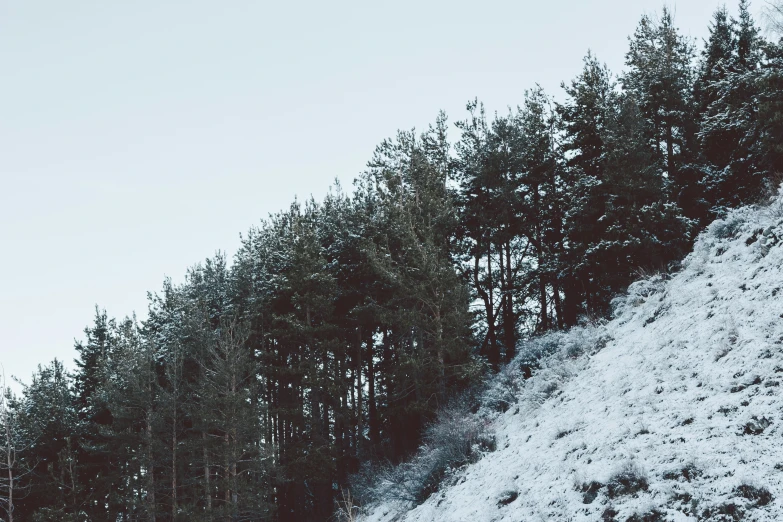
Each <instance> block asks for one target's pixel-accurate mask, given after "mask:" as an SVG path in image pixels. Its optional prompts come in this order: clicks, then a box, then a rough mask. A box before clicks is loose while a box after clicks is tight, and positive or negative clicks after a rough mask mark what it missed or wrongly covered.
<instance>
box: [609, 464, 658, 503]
mask: <svg viewBox="0 0 783 522" xmlns="http://www.w3.org/2000/svg"><path fill="white" fill-rule="evenodd" d="M648 488H649V483H648V482H647V474H646V473H644V471H642V469H641V468H640V467H639V466H638V465H637V464H635V463H633V462H629V463H628V464H626V465H625V466H624V467H623V468H622V469H620V470H619V471H617V472H616V473H615V474H614V475H612V476H611V478H610V479H609V483H608V484H607V485H606V493H607V495H609V498H617V497H621V496H624V495H635V494H636V493H638V492H639V491H647V489H648Z"/></svg>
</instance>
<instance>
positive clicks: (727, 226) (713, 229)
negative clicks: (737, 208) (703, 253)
mask: <svg viewBox="0 0 783 522" xmlns="http://www.w3.org/2000/svg"><path fill="white" fill-rule="evenodd" d="M744 224H745V220H744V219H743V218H742V217H740V216H739V215H738V214H737V213H732V214H730V215H729V216H727V217H725V218H724V219H720V220H717V221H715V222H714V223H713V224H712V225H710V227H709V230H710V233H711V234H712V236H713V237H714V238H716V239H734V238H735V237H737V234H738V233H739V231H740V230H741V229H742V225H744Z"/></svg>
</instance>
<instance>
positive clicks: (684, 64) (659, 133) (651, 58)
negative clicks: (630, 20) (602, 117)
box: [621, 8, 698, 215]
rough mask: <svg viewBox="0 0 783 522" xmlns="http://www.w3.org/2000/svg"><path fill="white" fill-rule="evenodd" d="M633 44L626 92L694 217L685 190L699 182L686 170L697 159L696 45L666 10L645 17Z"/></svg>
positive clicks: (679, 197) (628, 57)
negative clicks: (694, 72) (633, 101)
mask: <svg viewBox="0 0 783 522" xmlns="http://www.w3.org/2000/svg"><path fill="white" fill-rule="evenodd" d="M629 46H630V49H629V51H628V53H627V54H626V66H627V67H628V70H627V71H626V72H625V73H624V74H623V76H622V78H621V82H622V85H623V89H624V90H625V91H626V92H628V93H630V94H632V95H633V97H634V98H635V99H636V100H637V103H638V105H639V108H640V111H641V115H642V116H643V118H644V120H645V123H646V129H645V134H646V140H647V143H648V146H649V147H650V148H651V149H652V150H653V151H654V153H655V157H656V159H659V160H660V162H661V164H660V167H661V169H662V171H663V172H664V173H665V174H666V176H667V177H668V179H669V181H670V182H671V189H672V191H673V196H674V197H675V198H676V199H677V200H679V201H680V204H681V206H682V207H683V208H684V210H685V212H686V214H688V215H690V213H691V209H690V208H688V207H689V206H690V205H691V202H690V201H686V200H685V198H684V196H685V195H686V194H685V193H684V189H685V188H686V187H687V186H688V185H689V184H692V183H694V182H696V181H698V180H694V179H690V178H691V176H689V175H688V174H690V172H689V171H688V170H683V169H681V167H682V166H683V165H685V164H687V163H688V162H689V161H690V160H691V159H692V156H693V149H694V148H695V144H694V136H695V130H696V129H695V128H694V127H693V125H692V122H693V101H692V96H691V93H692V87H693V69H692V61H693V57H694V49H693V45H692V44H691V42H689V41H688V40H687V39H685V38H684V37H683V36H681V35H680V34H679V33H678V31H677V29H676V27H675V26H674V20H673V18H672V14H671V12H670V11H669V10H668V8H664V9H663V12H662V13H661V16H660V19H659V20H657V21H656V20H653V19H652V18H651V17H649V16H647V15H645V16H643V17H642V19H641V21H640V22H639V25H638V27H637V29H636V31H635V33H634V35H633V37H631V38H629Z"/></svg>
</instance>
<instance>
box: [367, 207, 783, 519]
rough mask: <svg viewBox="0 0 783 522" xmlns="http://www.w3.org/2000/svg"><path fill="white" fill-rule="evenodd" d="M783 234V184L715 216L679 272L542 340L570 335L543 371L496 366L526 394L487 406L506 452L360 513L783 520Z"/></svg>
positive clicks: (635, 288) (498, 383) (503, 379)
mask: <svg viewBox="0 0 783 522" xmlns="http://www.w3.org/2000/svg"><path fill="white" fill-rule="evenodd" d="M781 243H783V198H779V199H778V200H776V202H775V203H773V204H772V205H771V206H769V207H764V208H745V209H740V210H737V211H735V212H733V213H732V214H730V215H729V216H728V217H727V218H726V219H724V220H720V221H716V222H715V223H713V224H712V225H711V226H710V227H709V228H708V229H707V230H706V231H705V233H703V234H702V235H701V236H700V238H699V239H698V241H697V242H696V244H695V247H694V251H693V252H692V253H691V254H690V255H689V256H688V258H687V259H686V260H685V261H684V263H683V268H682V270H681V271H680V272H678V273H677V274H676V275H674V276H672V277H671V279H668V278H666V277H661V276H653V277H651V278H648V279H646V280H644V281H640V282H638V283H635V284H633V285H632V286H631V287H630V288H629V292H628V295H627V296H626V297H624V298H621V299H618V300H617V301H616V303H615V304H616V313H615V318H614V319H613V320H611V321H609V322H608V323H606V324H604V325H592V326H585V327H581V328H576V329H573V330H572V331H570V332H567V333H558V334H552V336H551V337H550V338H549V339H544V340H537V341H535V342H537V343H539V345H540V344H541V343H550V344H552V343H557V345H558V346H559V348H557V349H556V350H555V352H554V354H553V355H551V356H550V357H549V359H548V362H547V363H546V364H545V365H544V367H543V368H542V369H540V370H538V371H537V372H536V373H534V375H533V377H532V378H529V379H527V380H525V379H524V377H523V376H522V373H521V372H519V371H518V367H519V363H518V362H516V363H512V364H511V365H509V368H508V369H507V370H505V372H503V374H501V375H500V376H499V377H498V378H496V380H495V382H494V384H493V386H494V390H493V389H491V390H490V392H488V396H490V397H491V396H493V394H497V393H499V392H503V391H504V389H505V390H509V389H510V390H514V394H513V401H514V403H513V404H511V406H510V408H508V409H507V410H506V411H505V412H503V413H497V412H492V411H490V408H489V407H485V408H484V410H482V412H480V413H479V415H483V416H484V418H487V419H490V420H491V422H492V423H493V426H494V429H495V432H496V440H497V449H496V450H495V451H494V452H489V453H486V454H485V455H484V456H483V457H482V458H481V459H480V460H479V461H478V462H476V463H475V464H472V465H469V466H467V467H465V468H463V469H461V470H459V471H457V473H456V474H455V475H454V476H453V477H451V478H450V479H449V481H448V483H447V484H445V485H444V487H442V488H441V490H440V491H438V492H436V493H434V494H433V495H432V496H431V497H430V498H429V499H428V500H427V501H426V502H424V503H423V504H422V505H419V506H415V507H414V506H411V505H406V504H404V503H400V502H394V501H386V502H383V503H381V504H380V505H376V506H372V507H370V508H369V509H368V510H367V512H366V513H365V514H364V515H363V516H362V518H360V520H362V522H391V521H400V522H402V521H406V522H413V521H420V522H432V521H444V522H445V521H454V522H457V521H459V522H469V521H476V522H478V521H482V522H483V521H501V520H503V521H513V522H520V521H531V520H532V521H537V520H573V521H588V520H589V521H594V520H617V521H626V520H631V521H633V520H638V521H646V520H649V521H655V520H660V521H663V520H666V521H680V520H759V521H773V520H783V391H781V384H783V268H781V267H782V266H783V246H782V245H781ZM585 345H587V349H586V350H585V349H582V350H575V349H573V347H574V346H581V347H582V348H584V347H585ZM575 353H581V355H577V356H576V357H573V354H575Z"/></svg>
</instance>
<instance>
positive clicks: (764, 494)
mask: <svg viewBox="0 0 783 522" xmlns="http://www.w3.org/2000/svg"><path fill="white" fill-rule="evenodd" d="M734 492H735V493H736V494H737V495H739V496H740V497H742V498H744V499H747V500H750V501H752V502H753V503H754V505H756V506H766V505H767V504H769V503H770V502H772V501H773V500H774V499H775V497H773V496H772V493H770V492H769V490H768V489H767V488H765V487H760V486H755V485H753V484H740V485H739V486H737V488H736V489H735V491H734Z"/></svg>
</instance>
